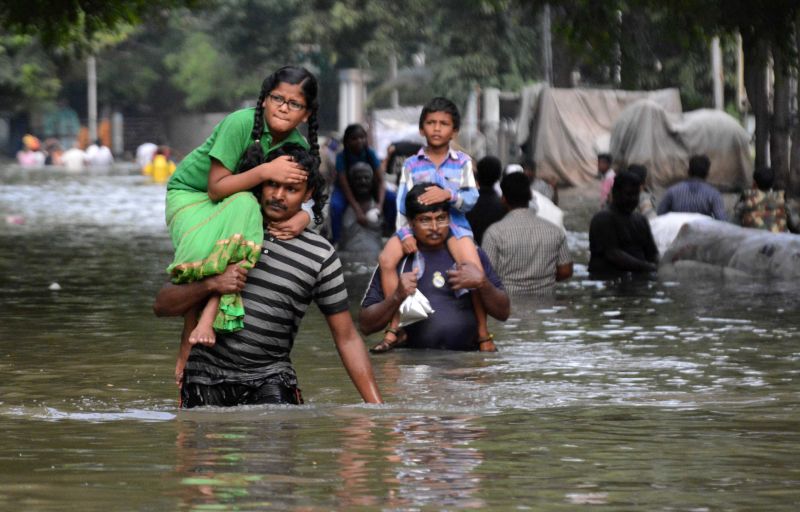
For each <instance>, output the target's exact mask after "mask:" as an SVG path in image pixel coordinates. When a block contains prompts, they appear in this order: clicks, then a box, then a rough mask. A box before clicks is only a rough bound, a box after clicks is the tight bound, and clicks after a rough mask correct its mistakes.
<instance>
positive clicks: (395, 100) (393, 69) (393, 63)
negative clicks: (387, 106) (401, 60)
mask: <svg viewBox="0 0 800 512" xmlns="http://www.w3.org/2000/svg"><path fill="white" fill-rule="evenodd" d="M395 80H397V54H396V53H394V52H392V54H391V55H389V81H390V82H392V83H393V82H394V81H395ZM389 98H390V101H391V104H392V108H398V107H399V106H400V93H399V92H398V90H397V87H392V93H391V95H390V96H389Z"/></svg>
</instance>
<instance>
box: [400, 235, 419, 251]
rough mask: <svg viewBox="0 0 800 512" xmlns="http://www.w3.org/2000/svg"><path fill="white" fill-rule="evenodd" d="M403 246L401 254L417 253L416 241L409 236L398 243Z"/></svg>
mask: <svg viewBox="0 0 800 512" xmlns="http://www.w3.org/2000/svg"><path fill="white" fill-rule="evenodd" d="M400 243H401V244H403V254H414V253H415V252H417V239H416V238H414V237H413V236H409V237H407V238H405V239H404V240H401V242H400Z"/></svg>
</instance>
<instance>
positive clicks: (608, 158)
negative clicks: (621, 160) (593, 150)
mask: <svg viewBox="0 0 800 512" xmlns="http://www.w3.org/2000/svg"><path fill="white" fill-rule="evenodd" d="M597 159H598V160H604V161H605V162H606V163H607V164H608V165H611V163H612V162H613V159H612V158H611V154H610V153H600V154H599V155H597Z"/></svg>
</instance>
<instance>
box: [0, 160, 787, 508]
mask: <svg viewBox="0 0 800 512" xmlns="http://www.w3.org/2000/svg"><path fill="white" fill-rule="evenodd" d="M163 200H164V189H163V186H158V185H153V184H150V183H148V182H147V181H146V180H145V179H144V178H142V177H140V176H138V175H136V174H133V173H131V172H130V171H129V170H125V169H122V170H115V171H113V172H92V173H82V174H67V173H64V172H62V171H52V170H31V171H24V170H20V169H18V168H15V167H5V168H3V167H2V166H0V221H2V222H0V247H2V251H1V252H0V305H1V306H2V307H0V376H2V379H1V380H0V432H2V433H3V436H2V438H0V510H14V511H16V510H25V511H39V510H53V511H81V512H85V511H89V510H103V511H107V510H148V511H174V510H197V511H205V510H231V511H233V510H297V511H325V510H388V511H395V510H396V511H418V510H463V509H467V510H469V509H483V510H535V511H574V510H614V511H626V510H647V511H652V510H658V511H722V510H725V511H729V510H752V511H762V510H769V511H779V510H786V511H790V510H791V511H794V510H798V507H800V321H799V320H798V311H799V310H800V308H799V307H798V306H800V291H798V286H797V283H785V282H784V283H780V282H773V283H758V282H751V281H741V280H740V281H720V280H703V279H692V280H686V282H663V281H662V282H643V283H622V284H613V283H602V282H597V281H590V280H589V279H588V277H587V276H586V272H585V262H586V261H587V259H588V258H587V245H588V243H587V236H586V233H585V231H586V229H585V228H583V229H581V228H580V226H581V225H582V224H583V225H584V226H585V225H586V222H580V221H579V220H576V219H574V218H573V219H570V217H569V214H568V217H567V221H568V224H569V225H571V226H575V227H576V229H575V231H574V232H570V242H571V246H572V248H573V250H574V255H575V257H576V261H577V262H578V263H579V265H578V268H577V272H576V276H575V277H573V279H572V280H570V281H568V282H567V283H564V284H561V285H560V286H559V288H558V293H557V296H556V298H555V299H554V300H551V301H534V300H515V301H514V304H513V313H512V318H511V319H510V320H509V321H508V322H506V323H505V324H499V323H494V324H493V325H492V329H493V331H494V332H495V334H496V340H497V343H498V346H499V348H500V352H498V353H497V354H481V353H475V354H462V353H443V352H434V351H428V352H423V351H402V350H398V351H395V352H391V353H388V354H384V355H380V356H371V358H372V361H373V364H374V366H375V371H376V374H377V378H378V380H379V384H380V387H381V390H382V392H383V395H384V399H385V401H386V405H383V406H366V405H363V404H360V403H359V402H360V401H359V398H358V395H357V393H356V391H355V389H354V388H353V386H352V384H351V383H350V381H349V379H348V378H347V376H346V374H345V372H344V370H343V368H342V366H341V363H340V362H339V359H338V356H337V354H336V350H335V348H334V345H333V343H332V341H331V339H330V335H329V332H328V330H327V327H326V324H325V322H324V319H323V317H322V316H321V315H320V313H319V311H318V310H317V309H316V308H314V307H312V308H310V309H309V314H308V315H307V317H306V319H305V320H304V322H303V325H302V328H301V330H300V333H299V336H298V339H297V341H296V343H295V350H294V352H293V360H294V362H295V365H296V366H297V369H298V373H299V376H300V384H301V387H302V388H303V394H304V396H305V398H306V402H307V403H306V405H304V406H300V407H268V406H264V407H250V408H234V409H228V410H213V409H212V410H201V411H188V412H187V411H181V412H179V411H178V410H177V408H176V398H177V392H176V388H175V385H174V383H173V381H172V370H173V366H174V358H175V354H176V351H177V347H178V333H179V330H180V325H181V324H180V320H179V319H158V318H155V317H154V316H153V314H152V311H151V305H152V300H153V297H154V295H155V293H156V291H157V290H158V288H159V286H160V285H161V283H162V282H163V281H164V280H165V274H164V268H165V267H166V265H167V264H168V263H169V261H170V256H171V251H172V248H171V245H170V242H169V239H168V237H167V233H166V228H165V227H164V223H163V222H164V221H163ZM585 220H588V219H585ZM581 231H583V232H581ZM580 263H584V264H583V265H581V264H580ZM367 277H368V274H367V269H366V267H364V266H359V265H354V266H351V267H350V268H349V271H348V280H349V283H348V285H349V289H350V292H351V306H352V308H353V311H354V312H355V307H356V305H357V302H358V300H359V299H360V298H361V295H362V293H363V289H364V286H365V284H366V281H367ZM53 283H57V284H58V286H55V285H54V284H53ZM51 285H52V287H53V288H60V289H58V290H51V289H50V288H51ZM372 341H376V340H374V339H373V340H372Z"/></svg>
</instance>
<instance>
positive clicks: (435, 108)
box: [419, 96, 461, 130]
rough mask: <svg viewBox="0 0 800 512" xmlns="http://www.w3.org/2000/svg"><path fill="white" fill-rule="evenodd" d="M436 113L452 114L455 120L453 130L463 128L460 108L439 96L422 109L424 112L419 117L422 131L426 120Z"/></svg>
mask: <svg viewBox="0 0 800 512" xmlns="http://www.w3.org/2000/svg"><path fill="white" fill-rule="evenodd" d="M434 112H445V113H447V114H450V117H452V118H453V128H454V129H455V130H458V129H459V128H461V114H459V113H458V107H456V104H455V103H453V102H452V101H450V100H448V99H447V98H442V97H441V96H439V97H436V98H433V99H432V100H431V101H429V102H428V103H427V104H426V105H425V106H424V107H422V112H421V113H420V115H419V129H420V130H421V129H422V125H423V124H425V118H426V117H428V114H432V113H434Z"/></svg>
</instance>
